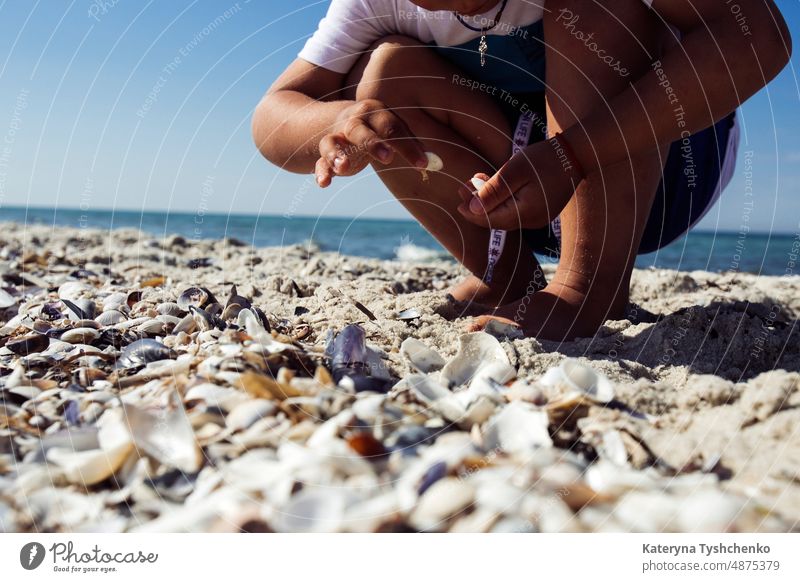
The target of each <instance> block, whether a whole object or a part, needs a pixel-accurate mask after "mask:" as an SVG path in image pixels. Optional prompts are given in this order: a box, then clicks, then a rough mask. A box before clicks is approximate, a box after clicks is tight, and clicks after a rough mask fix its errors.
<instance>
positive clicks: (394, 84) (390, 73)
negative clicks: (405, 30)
mask: <svg viewBox="0 0 800 582" xmlns="http://www.w3.org/2000/svg"><path fill="white" fill-rule="evenodd" d="M428 50H430V49H429V48H428V46H427V45H426V44H424V43H422V42H420V41H419V40H416V39H413V38H411V37H408V36H402V35H390V36H386V37H384V38H381V39H380V40H378V41H376V42H374V43H373V44H372V46H370V47H369V49H368V50H367V51H366V52H365V53H364V55H363V56H362V57H361V59H360V61H359V62H358V63H357V64H356V66H355V67H353V70H352V71H351V72H350V75H349V76H348V82H347V86H348V87H351V90H350V95H348V97H349V98H352V99H357V100H362V99H378V100H380V101H383V102H387V101H389V100H395V99H398V98H399V99H403V100H405V101H407V100H408V98H409V92H411V91H412V89H413V88H414V83H413V82H409V81H411V80H413V79H414V77H413V74H414V67H413V63H414V62H417V63H418V62H420V59H421V58H422V56H421V54H420V51H428Z"/></svg>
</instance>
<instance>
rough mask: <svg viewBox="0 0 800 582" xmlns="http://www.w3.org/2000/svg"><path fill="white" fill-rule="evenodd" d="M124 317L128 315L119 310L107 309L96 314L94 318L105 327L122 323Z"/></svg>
mask: <svg viewBox="0 0 800 582" xmlns="http://www.w3.org/2000/svg"><path fill="white" fill-rule="evenodd" d="M126 319H128V317H127V316H126V315H125V314H124V313H122V312H121V311H118V310H116V309H109V310H106V311H103V313H101V314H100V315H98V316H97V317H96V318H95V319H94V320H95V321H96V322H97V323H99V324H100V325H102V326H104V327H105V326H107V325H116V324H118V323H122V322H123V321H125V320H126Z"/></svg>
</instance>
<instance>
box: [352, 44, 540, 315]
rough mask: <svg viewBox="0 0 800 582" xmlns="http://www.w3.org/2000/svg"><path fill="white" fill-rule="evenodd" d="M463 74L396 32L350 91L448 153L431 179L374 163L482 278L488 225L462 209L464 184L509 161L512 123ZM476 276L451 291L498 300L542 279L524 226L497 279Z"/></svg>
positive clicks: (431, 147) (509, 245)
mask: <svg viewBox="0 0 800 582" xmlns="http://www.w3.org/2000/svg"><path fill="white" fill-rule="evenodd" d="M476 58H477V56H476ZM460 78H462V77H460V73H459V72H458V71H457V70H456V69H455V68H454V67H453V66H452V65H450V64H449V63H448V62H447V61H445V60H444V59H442V58H441V57H440V56H439V55H437V54H436V53H435V52H434V51H433V50H432V49H430V48H428V47H427V46H425V45H421V44H420V42H419V41H416V40H413V39H410V38H406V37H391V38H387V39H384V40H383V41H381V42H380V43H379V44H377V45H376V47H375V48H374V50H373V51H372V52H371V53H368V54H367V55H365V56H364V57H363V58H362V59H361V61H360V62H359V63H358V64H357V65H356V67H354V69H353V71H352V72H351V74H350V77H349V79H348V83H347V84H348V90H346V91H345V96H346V97H347V98H349V99H359V100H363V99H377V100H379V101H382V102H383V103H384V104H385V105H386V106H387V107H389V108H390V109H392V111H393V112H394V113H396V114H397V115H399V116H400V117H401V118H402V119H403V121H405V123H406V124H407V125H408V126H409V128H410V129H411V131H412V132H413V133H414V135H416V136H417V137H418V138H420V139H421V140H422V142H423V143H424V145H425V148H426V150H428V151H432V152H435V153H436V154H438V155H439V156H440V157H441V158H442V160H443V161H444V170H443V172H441V173H430V174H429V181H428V182H425V181H423V180H422V177H421V175H420V172H419V171H418V170H415V169H410V168H408V167H407V166H405V165H404V164H403V162H402V160H396V161H395V162H394V163H393V164H391V165H389V166H384V165H382V164H377V163H376V164H374V167H375V169H376V171H377V172H378V175H379V176H380V178H381V180H383V182H384V184H386V186H387V187H388V188H389V190H391V192H392V193H393V194H394V195H395V196H396V197H397V199H398V200H399V201H400V202H401V203H402V204H403V206H405V207H406V208H407V209H408V210H409V211H410V212H411V214H412V215H414V217H415V218H416V219H417V220H419V221H420V223H422V225H423V226H424V227H425V228H426V229H427V230H428V231H429V232H430V233H431V234H432V235H433V236H434V237H436V239H437V240H438V241H439V242H440V243H441V244H442V245H443V246H444V247H445V248H446V249H447V250H448V251H449V252H450V253H452V255H453V256H454V257H455V258H456V259H458V260H459V261H460V262H461V263H462V264H463V265H464V266H465V267H467V268H468V269H469V270H470V271H471V272H472V273H474V274H475V275H477V276H478V277H480V276H482V275H483V273H484V271H485V269H486V263H487V250H488V241H489V231H488V230H486V229H484V228H481V227H479V226H476V225H474V224H471V223H469V222H467V221H466V220H464V218H462V217H461V215H460V214H459V213H458V211H457V210H456V208H457V207H458V205H459V204H460V203H461V199H460V197H459V195H458V188H459V186H460V185H461V184H463V183H464V182H466V181H467V180H469V179H470V178H471V177H472V176H473V175H474V174H475V173H476V172H488V173H489V174H491V173H492V171H493V169H496V168H499V167H500V166H501V165H502V164H503V163H504V162H505V161H506V160H508V158H509V156H510V155H511V136H510V132H511V128H510V127H509V124H508V121H506V119H505V117H504V116H503V114H502V112H501V111H500V108H499V107H498V106H497V104H496V103H495V102H494V101H493V99H492V98H491V97H490V96H489V95H487V94H486V93H485V92H481V91H470V90H469V89H468V88H466V87H464V86H463V85H460V84H459V83H458V81H459V79H460ZM397 157H398V158H399V156H397ZM478 277H474V276H473V277H470V278H469V279H468V280H467V281H465V282H464V283H463V284H462V285H459V286H458V287H457V288H455V289H453V290H452V291H451V292H452V293H453V295H455V296H456V298H457V299H460V300H468V301H475V302H477V303H483V304H486V305H499V304H501V303H505V302H509V301H512V300H514V299H518V298H520V297H523V296H524V295H525V294H526V292H530V291H531V289H533V288H534V287H533V286H534V285H538V286H542V284H543V281H544V278H543V275H542V274H541V270H540V269H539V265H538V263H537V262H536V259H535V257H534V256H533V254H532V252H531V250H530V249H529V248H528V246H527V245H526V244H525V243H524V242H523V241H522V238H521V236H520V233H519V232H509V233H508V239H507V242H506V247H505V252H504V253H503V257H502V259H501V260H500V261H499V263H498V264H497V266H496V267H495V271H494V277H493V284H492V285H491V286H490V287H489V286H486V285H484V284H483V283H481V281H480V279H479V278H478ZM532 282H533V283H532ZM526 289H527V291H526Z"/></svg>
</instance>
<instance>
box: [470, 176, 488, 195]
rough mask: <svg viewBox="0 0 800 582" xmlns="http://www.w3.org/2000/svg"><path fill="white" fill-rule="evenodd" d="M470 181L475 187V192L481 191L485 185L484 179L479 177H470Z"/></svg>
mask: <svg viewBox="0 0 800 582" xmlns="http://www.w3.org/2000/svg"><path fill="white" fill-rule="evenodd" d="M470 183H471V184H472V187H473V188H475V192H474V193H475V194H477V193H478V192H480V191H481V189H482V188H483V187H484V186H485V185H486V180H481V179H480V178H472V179H470Z"/></svg>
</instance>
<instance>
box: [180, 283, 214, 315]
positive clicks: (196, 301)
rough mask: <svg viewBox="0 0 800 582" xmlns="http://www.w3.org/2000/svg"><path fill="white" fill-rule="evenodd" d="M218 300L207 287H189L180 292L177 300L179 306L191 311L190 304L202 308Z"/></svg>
mask: <svg viewBox="0 0 800 582" xmlns="http://www.w3.org/2000/svg"><path fill="white" fill-rule="evenodd" d="M216 302H217V300H216V299H215V298H214V295H212V293H211V291H209V290H208V289H206V288H205V287H189V288H188V289H186V290H185V291H184V292H183V293H181V294H180V296H179V297H178V300H177V304H178V307H180V308H181V309H183V310H184V311H189V306H194V307H198V308H201V309H202V308H203V307H205V306H206V305H207V304H209V303H216Z"/></svg>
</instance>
